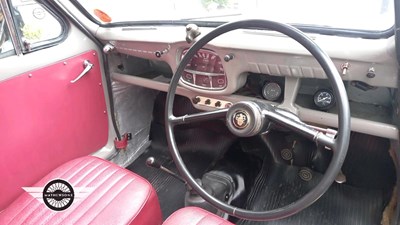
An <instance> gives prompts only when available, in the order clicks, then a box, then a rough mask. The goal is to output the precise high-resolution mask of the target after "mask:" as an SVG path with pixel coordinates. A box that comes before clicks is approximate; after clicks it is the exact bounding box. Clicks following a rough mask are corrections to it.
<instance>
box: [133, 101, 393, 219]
mask: <svg viewBox="0 0 400 225" xmlns="http://www.w3.org/2000/svg"><path fill="white" fill-rule="evenodd" d="M160 107H163V105H160ZM157 114H158V116H157ZM162 115H163V114H162V110H161V111H157V107H156V108H155V113H154V119H153V123H152V128H151V135H150V136H151V141H152V144H151V146H150V148H148V149H147V150H146V151H145V152H144V153H143V154H142V155H141V156H140V157H139V158H138V159H137V160H135V161H134V162H133V163H132V164H131V165H130V166H128V167H127V169H129V170H131V171H133V172H135V173H137V174H139V175H141V176H143V177H145V178H146V179H148V180H149V182H150V183H151V184H152V185H153V186H154V188H155V189H156V191H157V194H158V197H159V201H160V205H161V209H162V212H163V217H164V219H165V218H167V217H168V216H169V215H170V214H171V213H173V212H174V211H176V210H177V209H179V208H182V207H184V205H185V201H184V199H185V193H186V187H185V185H184V184H183V183H182V182H181V181H179V180H177V179H176V178H174V177H172V176H170V175H168V174H167V173H165V172H163V171H160V170H159V169H155V168H149V167H147V166H146V164H145V161H146V159H147V158H148V157H150V156H152V157H155V158H156V159H157V160H158V162H160V163H161V164H162V165H163V166H165V167H166V168H168V169H170V170H172V171H175V172H177V170H176V168H175V165H174V162H173V160H172V159H171V157H170V154H169V151H168V147H167V143H166V139H165V132H164V126H163V122H162V121H163V119H162ZM225 130H226V128H225V126H223V123H219V122H217V123H215V122H214V125H212V124H204V123H203V124H200V125H199V124H198V125H195V126H193V127H190V126H189V127H184V128H182V129H176V130H175V136H176V139H177V144H178V146H179V149H180V151H181V154H182V157H183V159H184V161H185V162H186V164H187V167H188V169H189V170H190V171H191V173H192V175H193V176H194V177H196V178H200V177H201V176H202V174H204V173H205V172H208V171H209V170H212V169H214V168H216V167H218V165H221V164H224V165H226V164H232V165H236V166H235V167H241V168H242V169H245V170H249V171H247V172H244V173H242V174H244V177H245V179H247V182H246V186H247V188H246V193H247V197H246V199H244V201H241V203H233V204H237V205H236V206H239V207H242V208H247V209H251V210H256V211H262V210H269V209H274V208H277V207H282V206H284V205H287V204H290V203H292V202H293V201H295V200H297V199H299V198H300V197H301V196H303V195H304V194H305V193H307V192H309V191H310V190H311V189H312V188H313V187H315V185H316V184H317V183H318V182H319V181H320V180H321V178H322V176H323V171H324V169H323V168H324V166H320V165H317V164H316V162H321V161H323V160H321V159H322V158H323V157H320V158H321V159H318V160H315V158H318V157H317V156H315V152H313V151H309V150H308V149H310V148H312V145H313V144H312V143H311V144H308V143H307V142H306V141H305V142H304V143H305V144H302V145H301V144H299V146H302V147H301V148H300V147H298V149H297V150H296V149H294V150H293V152H292V153H293V154H294V158H295V160H291V161H290V162H289V161H285V160H282V158H280V157H281V154H280V153H281V152H280V151H281V149H284V148H285V141H286V142H287V140H288V137H286V136H285V135H286V134H287V132H271V133H270V134H267V137H269V138H270V139H271V140H273V141H268V140H267V141H264V142H263V141H259V142H260V143H258V142H257V141H255V140H259V139H260V138H259V137H255V138H252V139H238V138H237V137H233V136H232V135H230V134H229V132H225ZM289 136H290V137H291V135H289ZM261 139H262V138H261ZM289 139H290V138H289ZM300 140H301V139H300ZM291 141H292V140H290V142H291ZM265 143H267V144H265ZM302 143H303V142H302ZM267 146H268V148H269V151H268V150H266V149H267ZM389 147H390V143H389V141H388V140H387V139H384V138H379V137H373V136H369V135H363V134H358V133H352V135H351V142H350V146H349V151H348V154H347V158H346V160H345V163H344V165H343V167H342V171H343V173H344V174H345V175H346V178H347V181H346V182H345V183H343V184H338V183H334V184H332V186H331V187H330V189H329V190H328V191H327V192H326V193H325V194H324V195H323V196H322V197H321V198H320V199H319V200H317V201H316V202H315V203H314V204H312V205H311V206H310V207H308V208H306V209H305V210H303V211H301V212H299V213H297V214H295V215H293V216H291V217H288V218H286V219H281V220H277V221H261V222H254V221H247V220H239V219H237V218H233V217H230V218H229V220H230V221H232V222H234V223H236V224H241V225H253V224H254V225H255V224H257V225H261V224H268V225H300V224H307V225H336V224H340V225H358V224H359V225H377V224H380V222H381V219H382V213H383V211H384V208H385V206H386V205H387V204H388V202H389V200H390V198H391V193H392V191H393V187H394V184H395V180H396V174H395V167H394V164H393V161H392V158H391V157H390V154H389V152H388V149H389ZM296 151H297V152H298V153H296ZM326 151H329V150H324V151H323V152H326ZM235 152H241V153H240V154H236V153H235ZM274 152H276V153H274ZM296 154H297V155H296ZM249 155H252V157H253V158H257V159H258V163H257V161H254V160H253V161H252V160H249V159H246V157H244V156H249ZM250 158H251V157H250ZM277 158H280V159H277ZM299 159H301V160H299ZM303 159H304V160H303ZM312 159H313V160H314V161H313V160H312ZM227 161H228V163H227ZM328 162H329V160H328ZM238 165H240V166H238ZM304 171H306V173H305V174H306V176H304Z"/></svg>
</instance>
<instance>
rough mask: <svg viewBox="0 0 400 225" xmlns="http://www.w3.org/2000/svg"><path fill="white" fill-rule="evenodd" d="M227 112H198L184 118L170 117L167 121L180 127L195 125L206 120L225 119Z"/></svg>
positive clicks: (221, 110)
mask: <svg viewBox="0 0 400 225" xmlns="http://www.w3.org/2000/svg"><path fill="white" fill-rule="evenodd" d="M227 112H228V109H219V110H214V111H209V112H200V113H194V114H189V115H184V116H178V117H175V116H173V115H172V116H170V117H169V118H168V120H169V121H170V122H171V123H172V124H173V125H174V126H176V125H180V124H187V123H195V122H202V121H207V120H212V119H222V118H225V117H226V113H227Z"/></svg>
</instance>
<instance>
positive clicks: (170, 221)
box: [163, 207, 233, 225]
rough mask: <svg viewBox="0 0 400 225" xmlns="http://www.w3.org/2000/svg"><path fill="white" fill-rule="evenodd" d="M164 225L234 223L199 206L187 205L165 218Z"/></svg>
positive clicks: (222, 224)
mask: <svg viewBox="0 0 400 225" xmlns="http://www.w3.org/2000/svg"><path fill="white" fill-rule="evenodd" d="M163 225H233V224H232V223H231V222H229V221H227V220H225V219H222V218H221V217H219V216H217V215H215V214H212V213H210V212H208V211H205V210H204V209H201V208H197V207H185V208H182V209H180V210H178V211H176V212H174V213H173V214H172V215H171V216H169V217H168V218H167V220H165V222H164V223H163Z"/></svg>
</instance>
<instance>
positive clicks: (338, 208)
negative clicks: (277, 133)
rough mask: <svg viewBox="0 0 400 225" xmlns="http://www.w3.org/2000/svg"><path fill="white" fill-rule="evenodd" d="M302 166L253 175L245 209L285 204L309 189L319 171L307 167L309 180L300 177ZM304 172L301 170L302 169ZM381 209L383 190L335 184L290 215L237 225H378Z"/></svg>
mask: <svg viewBox="0 0 400 225" xmlns="http://www.w3.org/2000/svg"><path fill="white" fill-rule="evenodd" d="M301 169H302V168H299V167H295V166H288V165H277V164H274V165H272V166H268V164H267V163H264V165H263V168H262V170H261V172H260V173H259V175H258V176H257V178H256V181H255V185H254V187H253V189H252V190H251V192H250V195H249V197H248V200H247V203H246V208H247V209H252V210H255V211H263V210H268V209H275V208H278V207H282V206H284V205H288V204H290V203H292V202H294V201H295V200H297V199H299V198H300V197H301V196H303V195H304V194H305V193H307V192H308V191H309V190H311V189H312V188H313V187H314V186H315V185H316V184H317V183H318V182H319V181H320V180H321V179H322V174H319V173H316V172H313V171H311V170H307V171H308V172H309V173H308V174H307V172H306V175H307V176H306V177H309V175H310V174H311V176H312V179H311V180H310V181H304V180H302V179H301V178H300V176H299V172H300V170H301ZM303 172H304V171H303ZM383 209H384V200H383V191H381V190H371V189H362V188H357V187H352V186H349V185H346V184H337V183H334V184H333V185H332V186H331V187H330V189H329V190H328V191H327V192H326V193H325V194H324V195H323V196H322V197H321V198H320V199H319V200H318V201H316V202H315V203H314V204H313V205H311V206H310V207H308V208H306V209H305V210H303V211H301V212H300V213H298V214H295V215H293V216H291V217H289V218H285V219H281V220H277V221H264V222H254V221H246V220H240V221H238V222H237V224H240V225H261V224H263V225H264V224H268V225H305V224H306V225H378V224H380V221H381V212H382V211H383Z"/></svg>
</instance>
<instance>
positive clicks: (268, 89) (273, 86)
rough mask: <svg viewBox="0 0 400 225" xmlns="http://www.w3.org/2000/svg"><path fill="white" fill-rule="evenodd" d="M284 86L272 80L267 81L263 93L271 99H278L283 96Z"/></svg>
mask: <svg viewBox="0 0 400 225" xmlns="http://www.w3.org/2000/svg"><path fill="white" fill-rule="evenodd" d="M281 94H282V88H281V86H280V85H279V84H278V83H275V82H270V83H266V84H265V85H264V87H263V88H262V95H263V97H264V98H265V99H267V100H269V101H276V100H278V99H279V97H281Z"/></svg>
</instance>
